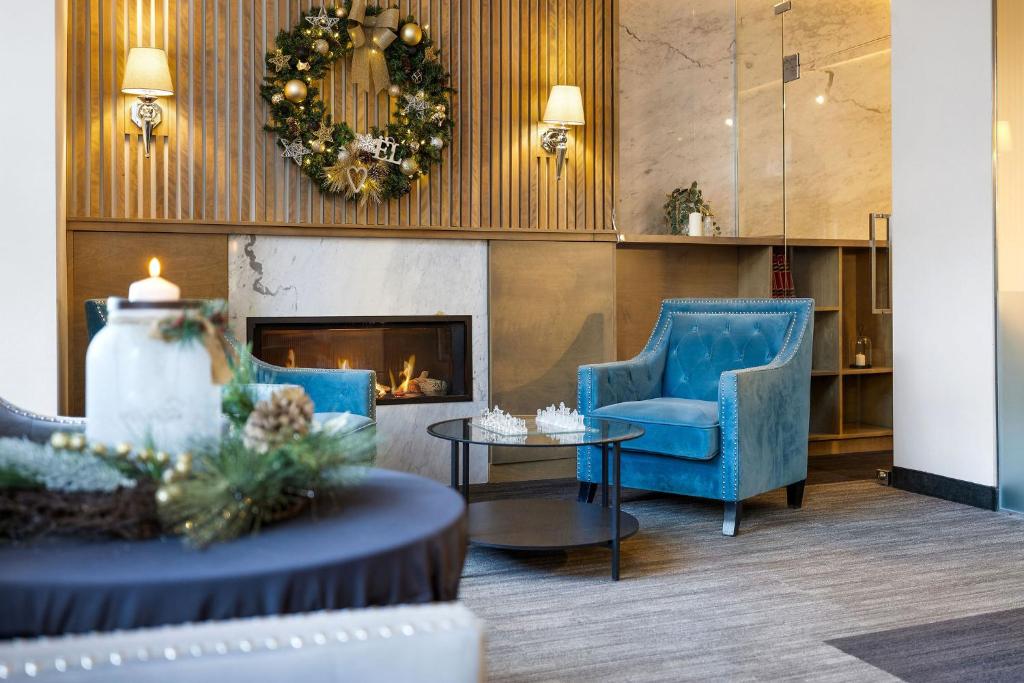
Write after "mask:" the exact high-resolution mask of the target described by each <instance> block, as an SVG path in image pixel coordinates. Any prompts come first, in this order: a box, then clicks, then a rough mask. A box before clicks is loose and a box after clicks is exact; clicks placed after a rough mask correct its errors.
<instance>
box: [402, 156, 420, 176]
mask: <svg viewBox="0 0 1024 683" xmlns="http://www.w3.org/2000/svg"><path fill="white" fill-rule="evenodd" d="M418 170H420V163H419V162H418V161H416V159H414V158H413V157H409V158H408V159H402V173H404V174H405V175H414V174H415V173H416V171H418Z"/></svg>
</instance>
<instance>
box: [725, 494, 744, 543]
mask: <svg viewBox="0 0 1024 683" xmlns="http://www.w3.org/2000/svg"><path fill="white" fill-rule="evenodd" d="M742 516H743V501H740V500H735V501H733V500H727V501H725V520H724V521H723V522H722V535H723V536H735V535H736V534H737V533H738V532H739V530H740V518H741V517H742Z"/></svg>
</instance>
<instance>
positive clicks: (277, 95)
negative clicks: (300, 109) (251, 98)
mask: <svg viewBox="0 0 1024 683" xmlns="http://www.w3.org/2000/svg"><path fill="white" fill-rule="evenodd" d="M283 99H284V93H279V92H276V93H274V94H273V95H271V96H270V101H271V102H273V103H274V104H281V100H283Z"/></svg>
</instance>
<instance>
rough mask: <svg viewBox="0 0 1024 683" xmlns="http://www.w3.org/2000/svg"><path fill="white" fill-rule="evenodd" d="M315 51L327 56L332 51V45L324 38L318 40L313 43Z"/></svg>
mask: <svg viewBox="0 0 1024 683" xmlns="http://www.w3.org/2000/svg"><path fill="white" fill-rule="evenodd" d="M313 49H314V50H316V51H317V53H319V54H322V55H325V54H327V52H328V51H329V50H330V49H331V44H330V43H328V42H327V41H326V40H324V39H323V38H317V39H316V40H314V41H313Z"/></svg>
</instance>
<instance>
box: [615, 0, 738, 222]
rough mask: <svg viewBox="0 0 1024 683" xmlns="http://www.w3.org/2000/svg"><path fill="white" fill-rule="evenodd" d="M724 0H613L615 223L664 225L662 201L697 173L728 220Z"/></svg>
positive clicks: (730, 185) (729, 39) (729, 66)
mask: <svg viewBox="0 0 1024 683" xmlns="http://www.w3.org/2000/svg"><path fill="white" fill-rule="evenodd" d="M733 23H734V21H733V4H732V2H731V0H730V1H729V2H725V1H724V0H685V1H682V2H671V3H668V2H663V1H659V0H620V3H619V26H618V32H619V35H618V45H619V55H618V59H619V70H618V82H617V84H616V85H617V90H618V100H617V107H618V109H617V116H618V119H619V157H618V158H619V169H618V186H617V191H618V196H617V207H616V223H617V226H618V229H619V230H621V231H622V232H627V233H661V232H667V230H668V228H667V226H666V224H665V219H664V213H663V209H662V206H663V205H664V203H665V196H666V195H667V194H668V193H669V192H671V191H672V190H673V189H674V188H676V187H681V186H687V185H689V184H690V183H691V182H692V181H694V180H696V181H698V182H699V183H700V185H701V187H702V188H704V197H705V198H706V199H707V200H708V201H709V202H710V203H711V205H712V207H713V208H714V211H715V213H716V215H717V217H718V222H719V224H720V225H722V229H723V232H728V231H731V230H732V229H733V226H734V225H735V218H734V215H733V214H734V206H735V182H734V158H735V144H734V132H735V129H734V128H733V127H731V126H730V125H728V124H727V120H728V121H732V120H733V119H734V118H735V113H734V107H733V48H734V41H733Z"/></svg>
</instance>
